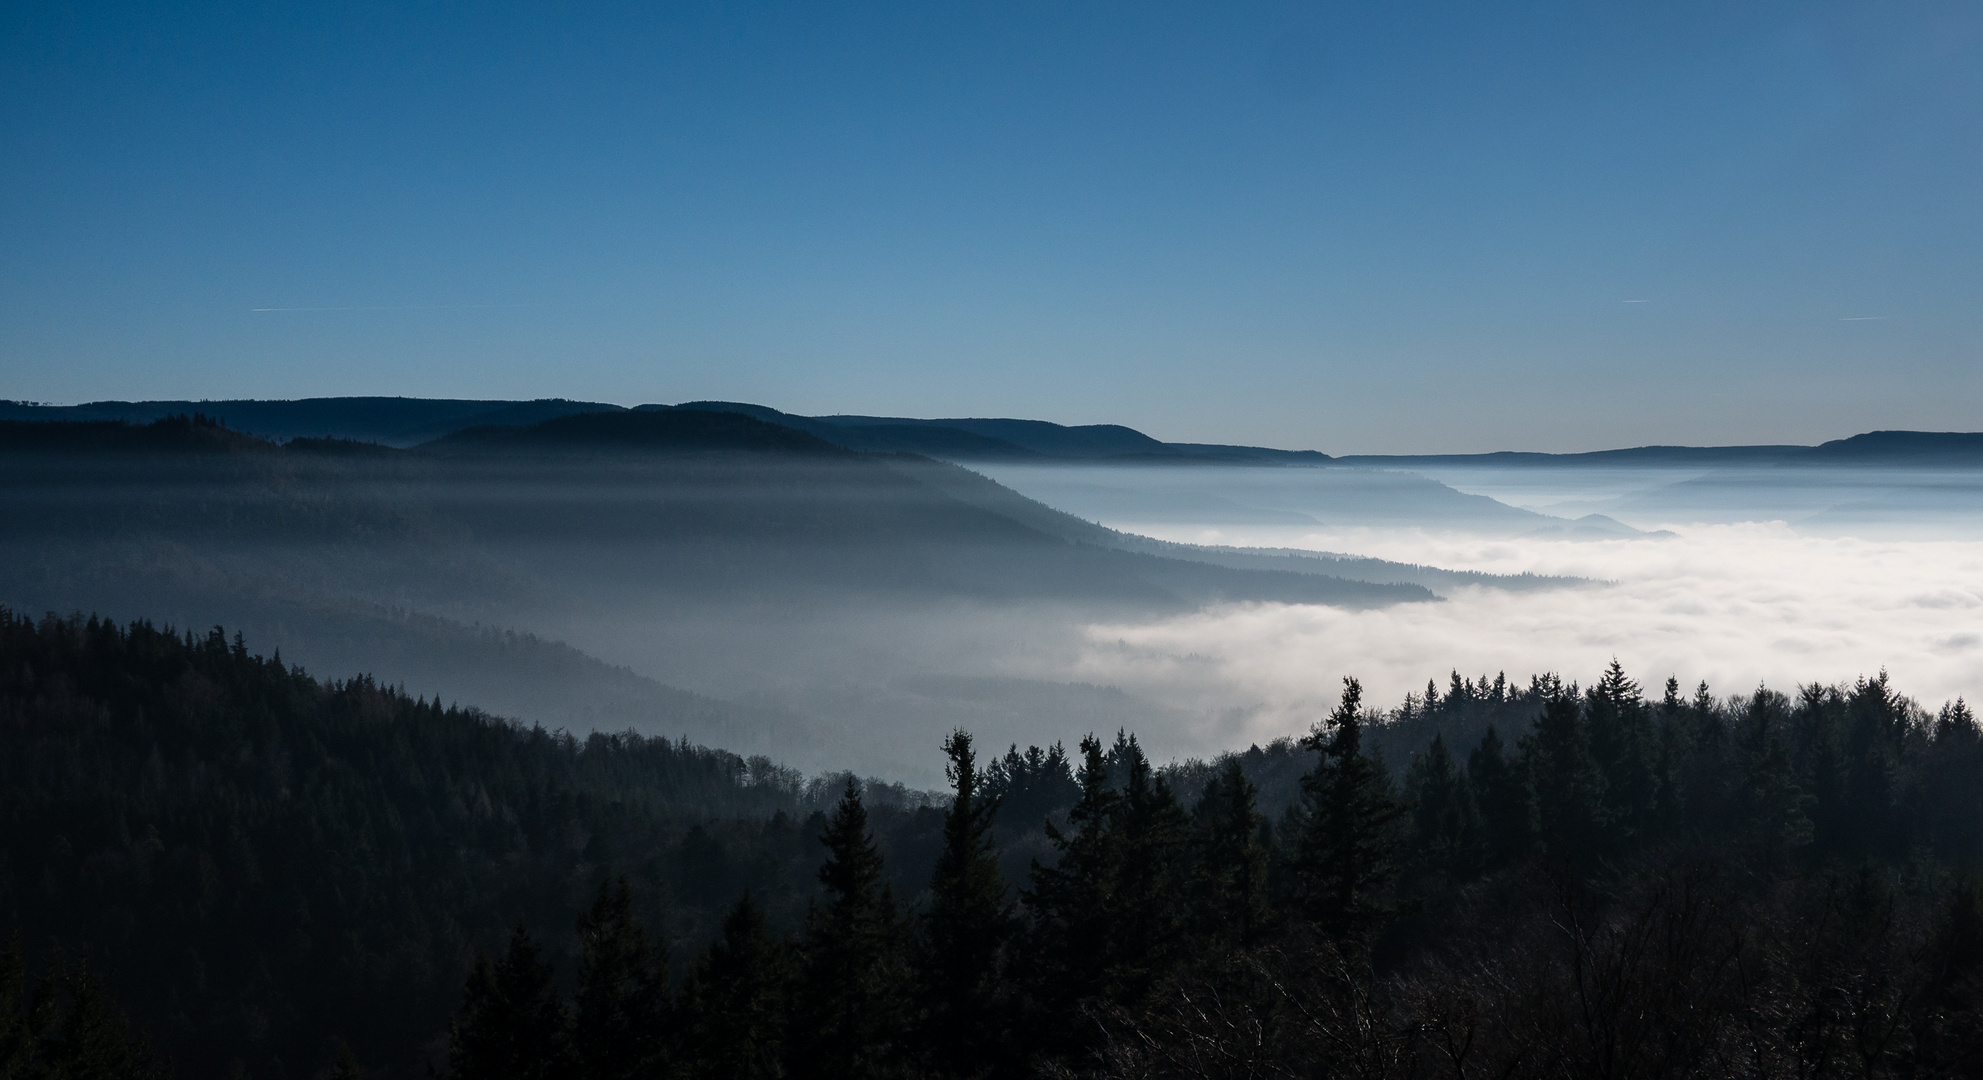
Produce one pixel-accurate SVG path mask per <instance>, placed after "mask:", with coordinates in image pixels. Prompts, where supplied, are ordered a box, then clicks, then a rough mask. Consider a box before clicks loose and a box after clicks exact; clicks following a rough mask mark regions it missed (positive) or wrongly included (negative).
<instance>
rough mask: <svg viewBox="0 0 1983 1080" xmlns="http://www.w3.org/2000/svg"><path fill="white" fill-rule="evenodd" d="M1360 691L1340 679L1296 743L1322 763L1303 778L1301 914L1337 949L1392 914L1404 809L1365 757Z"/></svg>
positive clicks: (1298, 871)
mask: <svg viewBox="0 0 1983 1080" xmlns="http://www.w3.org/2000/svg"><path fill="white" fill-rule="evenodd" d="M1362 708H1363V688H1362V686H1361V685H1359V684H1358V683H1357V681H1356V680H1355V679H1353V678H1345V679H1344V680H1343V699H1342V702H1341V704H1339V705H1337V706H1336V710H1335V711H1334V712H1332V713H1330V714H1329V717H1328V719H1327V721H1325V722H1324V723H1322V724H1318V725H1316V726H1315V728H1314V729H1313V730H1312V731H1310V732H1309V734H1308V736H1307V737H1306V738H1304V739H1303V740H1302V745H1303V746H1305V747H1307V748H1309V749H1311V750H1315V751H1317V752H1318V753H1319V754H1320V755H1321V757H1320V760H1318V761H1317V762H1316V764H1315V767H1314V768H1313V769H1312V770H1310V771H1309V772H1308V773H1307V774H1305V775H1304V776H1303V777H1302V778H1301V798H1302V803H1303V806H1304V810H1305V812H1306V813H1305V817H1306V821H1305V823H1304V824H1305V828H1304V832H1303V835H1302V836H1301V838H1300V840H1299V842H1298V845H1297V849H1296V852H1295V876H1296V888H1297V890H1298V898H1299V905H1300V911H1301V914H1302V915H1303V916H1304V917H1305V918H1307V919H1308V920H1309V921H1311V922H1313V923H1314V924H1315V925H1316V926H1317V927H1318V928H1319V929H1320V930H1321V931H1322V932H1323V933H1324V934H1327V935H1328V936H1329V937H1330V938H1332V939H1334V940H1335V941H1337V942H1338V943H1339V944H1342V945H1346V946H1349V947H1351V948H1358V947H1361V946H1362V945H1365V944H1367V943H1368V941H1369V938H1370V937H1371V936H1372V935H1373V934H1374V933H1375V932H1376V931H1377V929H1378V928H1379V927H1381V926H1382V925H1383V923H1384V922H1385V921H1386V920H1388V919H1389V918H1390V917H1391V915H1392V914H1393V912H1394V910H1395V909H1394V907H1393V905H1392V897H1391V886H1392V881H1393V879H1394V877H1395V876H1396V873H1397V863H1396V856H1397V850H1398V846H1399V837H1398V825H1399V822H1400V821H1401V819H1403V818H1404V816H1405V814H1406V808H1405V806H1404V805H1403V804H1402V803H1400V802H1399V801H1398V800H1397V799H1396V798H1395V797H1394V796H1393V795H1392V793H1391V783H1390V780H1389V778H1388V777H1386V776H1385V775H1384V771H1383V769H1382V768H1381V767H1380V766H1379V765H1378V764H1377V762H1375V761H1374V760H1372V759H1371V758H1370V757H1369V756H1368V755H1366V754H1365V753H1364V752H1363V741H1362V740H1363V718H1362V715H1361V711H1362Z"/></svg>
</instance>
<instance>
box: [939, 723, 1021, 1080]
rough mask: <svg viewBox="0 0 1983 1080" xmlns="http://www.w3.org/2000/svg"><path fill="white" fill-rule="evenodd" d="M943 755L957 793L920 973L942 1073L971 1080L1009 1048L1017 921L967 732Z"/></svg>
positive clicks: (990, 803) (994, 810) (950, 741)
mask: <svg viewBox="0 0 1983 1080" xmlns="http://www.w3.org/2000/svg"><path fill="white" fill-rule="evenodd" d="M943 752H944V754H945V755H946V756H948V757H949V759H950V760H949V763H948V765H946V766H945V770H944V773H945V776H947V777H948V778H949V780H950V783H951V786H952V789H953V792H954V794H953V796H952V798H951V801H950V808H949V810H948V811H946V812H945V813H944V817H943V852H942V854H940V855H938V856H937V863H936V871H935V873H934V874H933V875H932V877H931V879H930V903H929V910H928V911H927V912H926V913H925V915H924V918H923V927H924V931H925V940H926V943H927V944H926V948H925V951H924V956H923V958H922V959H923V962H922V964H921V967H922V969H923V970H922V973H921V974H922V982H923V986H924V987H925V990H926V996H925V1001H926V1003H927V1007H928V1009H929V1015H928V1017H927V1019H926V1020H925V1022H924V1029H923V1035H924V1044H925V1046H926V1047H927V1049H928V1051H929V1053H930V1054H931V1056H932V1058H933V1059H934V1060H935V1062H936V1064H937V1067H938V1068H939V1069H941V1070H943V1071H944V1072H945V1073H948V1074H949V1075H953V1076H971V1075H976V1074H978V1073H979V1072H981V1071H983V1070H984V1069H986V1068H988V1067H989V1064H990V1063H991V1062H992V1060H993V1059H994V1058H996V1057H997V1056H999V1053H1000V1051H1001V1050H1002V1048H1003V1045H1004V1043H1003V1040H1002V1039H1001V1038H1000V1031H999V1024H998V1022H997V1015H996V1012H997V1008H998V1001H997V999H998V994H999V983H1000V974H1001V966H1002V963H1003V959H1004V952H1005V945H1006V941H1007V939H1008V937H1009V936H1010V934H1011V931H1012V923H1013V919H1012V909H1011V905H1010V904H1009V903H1008V902H1007V900H1006V886H1005V879H1004V878H1003V877H1002V876H1001V875H1000V873H999V869H998V851H997V849H996V847H994V846H993V843H992V837H991V829H992V821H993V819H994V818H995V817H996V815H997V814H998V801H997V800H996V799H994V798H990V797H988V796H987V795H986V793H985V791H984V786H983V780H984V777H983V775H982V774H981V773H980V772H979V771H978V767H977V755H976V753H975V752H974V751H973V749H972V746H971V736H970V734H969V733H967V732H964V731H961V730H960V731H955V732H952V733H951V735H950V737H949V738H947V739H945V740H944V742H943Z"/></svg>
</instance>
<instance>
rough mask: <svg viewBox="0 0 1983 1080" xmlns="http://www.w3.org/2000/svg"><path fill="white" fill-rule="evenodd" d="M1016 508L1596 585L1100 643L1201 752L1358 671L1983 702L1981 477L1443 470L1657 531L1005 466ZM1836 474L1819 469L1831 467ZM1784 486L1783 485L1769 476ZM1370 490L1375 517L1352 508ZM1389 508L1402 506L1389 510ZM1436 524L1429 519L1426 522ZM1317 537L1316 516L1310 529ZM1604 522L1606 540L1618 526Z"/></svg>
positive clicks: (1271, 480)
mask: <svg viewBox="0 0 1983 1080" xmlns="http://www.w3.org/2000/svg"><path fill="white" fill-rule="evenodd" d="M985 471H987V472H988V473H990V474H991V475H993V476H995V477H997V478H998V479H1000V480H1001V481H1003V482H1005V483H1007V484H1010V485H1011V486H1013V487H1015V488H1017V489H1018V490H1020V491H1022V492H1025V493H1027V494H1030V495H1033V496H1035V497H1037V498H1040V499H1042V500H1045V501H1047V502H1050V503H1052V504H1053V505H1056V506H1058V507H1060V508H1062V509H1065V510H1068V511H1069V512H1072V513H1075V514H1077V515H1080V516H1083V517H1088V518H1090V519H1092V520H1097V521H1100V522H1101V523H1103V524H1106V525H1109V526H1111V527H1114V528H1119V529H1123V530H1125V531H1131V532H1137V533H1142V534H1145V535H1149V536H1154V537H1160V538H1163V539H1167V540H1173V541H1178V542H1184V543H1193V544H1209V545H1233V546H1246V547H1268V548H1292V549H1305V550H1309V551H1316V552H1338V553H1355V554H1359V555H1368V556H1375V557H1378V558H1383V559H1389V560H1395V561H1398V562H1405V563H1419V564H1429V565H1433V566H1439V567H1444V568H1448V569H1464V570H1479V571H1485V572H1491V573H1494V574H1522V573H1533V574H1543V575H1559V576H1568V577H1576V578H1582V579H1587V580H1588V582H1589V583H1588V584H1586V585H1582V586H1579V587H1568V588H1557V589H1548V590H1537V591H1519V592H1518V591H1509V590H1505V589H1499V588H1490V587H1466V586H1463V587H1459V588H1454V589H1450V590H1444V591H1442V595H1443V597H1444V599H1443V602H1438V603H1414V604H1398V605H1394V606H1389V607H1384V608H1379V609H1373V610H1362V611H1352V610H1344V609H1341V608H1332V607H1324V606H1318V605H1302V604H1274V603H1266V604H1241V605H1224V606H1219V607H1215V608H1210V609H1207V610H1203V611H1197V612H1192V613H1190V614H1187V615H1181V616H1177V617H1172V618H1164V619H1157V620H1150V621H1124V622H1099V623H1094V624H1090V625H1088V626H1086V627H1085V633H1084V638H1085V640H1084V642H1083V645H1082V648H1081V650H1080V653H1079V656H1078V657H1076V658H1073V660H1072V666H1071V667H1070V668H1068V669H1066V670H1067V671H1068V673H1069V677H1073V678H1079V679H1085V680H1091V681H1094V682H1097V683H1105V684H1111V685H1117V686H1121V687H1123V688H1125V689H1126V690H1128V691H1130V692H1133V693H1137V694H1140V695H1145V696H1148V697H1150V698H1151V699H1153V700H1162V701H1165V702H1168V703H1170V704H1171V705H1172V706H1173V707H1181V706H1186V704H1187V703H1188V707H1189V708H1190V709H1191V710H1192V711H1193V712H1195V714H1196V716H1197V718H1198V719H1197V723H1199V724H1201V725H1202V726H1201V727H1198V728H1196V729H1194V730H1193V731H1192V732H1191V733H1190V735H1189V737H1188V738H1186V739H1184V740H1181V741H1183V742H1188V743H1191V744H1197V745H1202V744H1205V743H1213V744H1216V743H1221V742H1223V743H1226V744H1228V745H1230V744H1233V743H1242V742H1245V741H1247V740H1254V739H1264V738H1268V737H1271V736H1274V735H1280V734H1285V733H1288V732H1293V731H1299V730H1302V729H1305V728H1306V726H1307V725H1308V724H1309V723H1311V722H1312V721H1313V720H1314V719H1315V718H1316V717H1317V716H1318V715H1319V714H1320V713H1321V711H1323V710H1325V709H1326V708H1328V707H1329V706H1330V705H1332V704H1333V703H1334V701H1335V698H1336V694H1337V691H1338V689H1339V687H1340V682H1341V677H1342V676H1343V675H1345V674H1352V675H1356V676H1357V677H1359V678H1360V679H1361V680H1363V683H1364V685H1365V687H1366V689H1367V691H1368V692H1369V693H1370V694H1371V695H1372V696H1373V697H1374V698H1375V699H1376V700H1377V701H1378V702H1381V703H1384V704H1387V705H1389V704H1396V703H1397V702H1398V701H1399V700H1401V699H1402V698H1403V696H1404V695H1405V694H1406V693H1407V692H1409V691H1412V690H1417V689H1422V688H1423V687H1424V685H1425V682H1426V681H1427V679H1429V678H1430V679H1435V680H1437V681H1438V683H1439V684H1440V686H1441V687H1442V688H1443V687H1444V685H1445V683H1446V681H1447V676H1448V674H1449V672H1450V671H1452V670H1458V671H1459V672H1460V673H1461V674H1462V675H1465V676H1469V677H1472V676H1478V675H1480V674H1482V673H1485V674H1488V675H1490V676H1491V675H1493V674H1495V673H1497V672H1501V671H1505V672H1507V673H1508V674H1509V676H1510V677H1511V678H1519V679H1525V678H1526V677H1527V676H1528V675H1530V674H1532V673H1537V672H1543V671H1554V672H1558V673H1560V674H1561V675H1562V676H1563V677H1564V678H1565V679H1566V680H1570V679H1576V680H1581V681H1585V682H1588V681H1589V680H1590V679H1591V678H1593V677H1595V675H1596V673H1597V672H1598V671H1599V670H1600V669H1601V668H1602V667H1603V666H1604V665H1605V664H1607V663H1608V662H1609V661H1610V660H1611V659H1612V658H1613V657H1616V658H1617V659H1618V660H1619V661H1620V662H1622V663H1623V664H1624V665H1625V667H1626V668H1627V670H1628V671H1630V672H1631V673H1632V674H1633V675H1635V676H1636V677H1637V678H1639V679H1640V680H1641V681H1643V682H1646V683H1648V684H1649V685H1655V686H1656V685H1657V684H1659V683H1661V682H1663V681H1664V680H1665V679H1666V678H1667V677H1668V676H1669V675H1671V676H1674V677H1677V678H1678V679H1679V680H1680V681H1681V683H1682V685H1683V687H1684V688H1685V689H1686V690H1687V691H1689V692H1691V691H1692V690H1693V688H1694V687H1695V686H1696V684H1697V683H1698V682H1700V681H1703V680H1705V681H1706V682H1707V683H1708V684H1709V685H1710V687H1711V688H1712V689H1713V690H1714V691H1715V692H1716V693H1719V694H1729V693H1736V692H1747V691H1750V690H1753V689H1755V687H1756V686H1757V685H1758V684H1768V685H1769V686H1771V687H1774V688H1777V689H1781V690H1785V691H1792V690H1794V689H1795V687H1796V686H1797V685H1798V684H1801V683H1806V682H1831V681H1837V680H1839V679H1850V678H1852V677H1854V676H1857V675H1861V674H1864V675H1872V674H1875V673H1876V672H1877V670H1878V669H1880V668H1881V667H1884V668H1885V669H1886V670H1887V671H1888V672H1889V673H1890V674H1891V675H1892V676H1893V678H1894V680H1895V682H1896V683H1897V684H1898V685H1900V686H1902V687H1904V688H1906V690H1907V691H1908V692H1909V693H1911V694H1913V695H1915V696H1916V697H1917V698H1919V699H1920V700H1921V701H1922V702H1923V704H1925V705H1928V706H1930V707H1933V706H1935V705H1939V704H1940V703H1941V702H1942V701H1943V700H1945V699H1950V698H1954V697H1957V696H1962V695H1967V696H1968V697H1969V698H1971V699H1974V698H1975V697H1977V696H1978V690H1979V687H1983V540H1978V539H1974V538H1973V537H1974V532H1973V531H1972V532H1971V537H1972V538H1968V539H1961V538H1954V535H1953V534H1956V533H1958V532H1959V531H1960V530H1958V529H1956V528H1954V527H1953V526H1954V525H1955V524H1956V523H1958V522H1961V521H1965V520H1967V521H1973V520H1975V518H1976V517H1977V516H1978V515H1979V513H1983V498H1980V497H1979V491H1983V486H1979V485H1983V478H1979V477H1978V476H1977V474H1974V473H1950V472H1941V473H1915V474H1908V473H1900V474H1898V475H1896V474H1894V473H1886V474H1882V473H1879V472H1870V471H1868V472H1859V473H1849V472H1834V473H1830V474H1827V475H1808V476H1807V475H1792V476H1790V477H1787V478H1784V477H1781V475H1780V474H1779V476H1778V477H1764V476H1762V475H1749V476H1736V477H1733V478H1729V477H1721V476H1715V475H1709V474H1703V473H1702V471H1700V470H1693V471H1657V472H1655V471H1651V470H1623V469H1621V470H1604V469H1595V468H1587V469H1577V470H1570V469H1562V470H1543V469H1531V470H1505V471H1488V470H1479V469H1458V468H1455V469H1447V470H1443V471H1442V470H1437V469H1431V470H1426V471H1427V472H1428V473H1430V474H1432V475H1435V476H1440V477H1442V478H1443V479H1446V480H1448V481H1449V482H1450V483H1451V485H1452V487H1453V488H1454V489H1456V491H1458V492H1467V493H1470V494H1477V495H1488V496H1493V497H1495V498H1496V499H1497V501H1505V502H1506V503H1508V504H1512V505H1514V506H1518V507H1520V508H1522V509H1529V510H1535V511H1539V512H1542V513H1548V514H1554V515H1562V516H1569V517H1581V516H1582V515H1584V514H1590V513H1599V512H1602V513H1605V514H1606V515H1608V516H1610V517H1611V518H1613V519H1614V521H1616V522H1617V523H1618V524H1619V525H1622V526H1625V527H1628V528H1636V529H1639V530H1641V531H1642V532H1643V533H1646V534H1650V535H1637V536H1633V535H1624V534H1623V533H1622V531H1621V532H1600V531H1597V528H1596V527H1595V526H1586V527H1585V530H1587V531H1580V530H1578V529H1577V528H1575V527H1574V525H1573V523H1572V522H1565V521H1562V520H1554V521H1549V520H1543V519H1532V520H1530V521H1520V520H1519V519H1516V520H1513V521H1512V522H1511V518H1512V515H1511V514H1509V513H1507V512H1505V509H1504V508H1503V507H1501V506H1492V507H1490V506H1482V505H1479V504H1474V505H1468V504H1467V503H1466V502H1465V501H1463V500H1462V499H1460V498H1459V496H1458V495H1457V494H1456V491H1447V490H1442V489H1440V488H1439V487H1438V486H1437V485H1434V484H1432V483H1430V482H1429V481H1428V480H1426V479H1425V478H1424V476H1423V474H1420V475H1410V474H1402V473H1396V472H1376V471H1369V472H1363V473H1362V474H1361V475H1353V474H1350V473H1348V471H1344V472H1337V471H1334V470H1315V471H1311V470H1290V469H1273V470H1264V469H1263V470H1229V471H1219V470H1158V469H1081V468H1011V467H1007V468H999V467H986V468H985ZM1814 472H1815V471H1814ZM1772 481H1774V482H1772ZM1345 489H1349V490H1350V491H1352V492H1353V494H1354V496H1355V497H1354V499H1346V498H1338V497H1336V496H1337V494H1338V493H1339V492H1342V491H1344V490H1345ZM1380 496H1382V497H1381V498H1380ZM1412 513H1417V514H1418V515H1420V521H1421V522H1422V523H1421V524H1419V525H1416V526H1412V525H1408V524H1406V521H1407V520H1408V515H1410V514H1412ZM1304 518H1305V519H1307V520H1301V519H1304ZM1606 528H1609V526H1607V527H1606Z"/></svg>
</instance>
